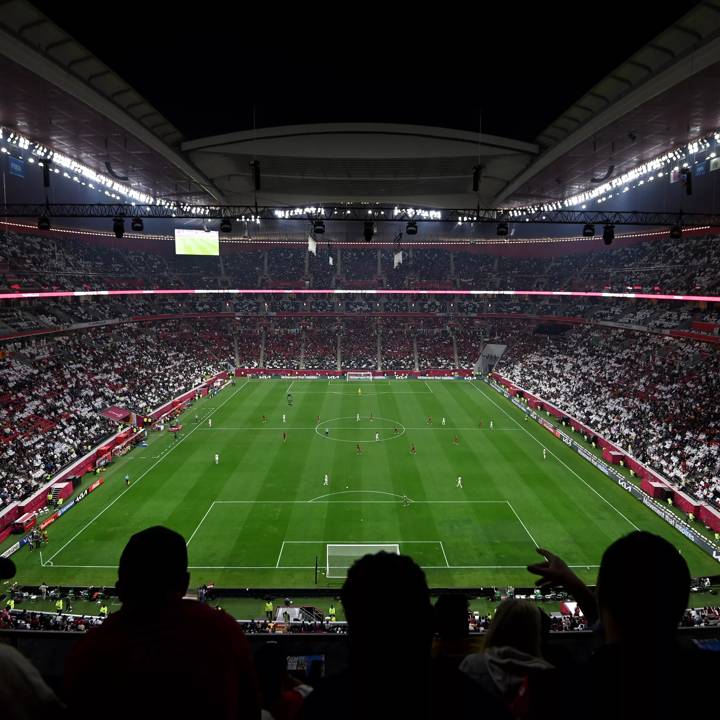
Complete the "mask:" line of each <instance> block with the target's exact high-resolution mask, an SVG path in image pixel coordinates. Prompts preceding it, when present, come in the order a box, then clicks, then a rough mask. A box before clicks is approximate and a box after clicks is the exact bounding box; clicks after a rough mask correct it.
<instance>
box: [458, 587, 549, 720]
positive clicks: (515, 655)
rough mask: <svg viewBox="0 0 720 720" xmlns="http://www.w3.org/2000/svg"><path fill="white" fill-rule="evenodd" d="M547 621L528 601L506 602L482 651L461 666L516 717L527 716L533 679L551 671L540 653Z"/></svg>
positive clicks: (474, 654) (491, 627)
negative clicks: (528, 687)
mask: <svg viewBox="0 0 720 720" xmlns="http://www.w3.org/2000/svg"><path fill="white" fill-rule="evenodd" d="M544 617H546V616H544V614H543V612H542V611H541V610H540V608H539V607H537V605H535V603H533V602H530V601H529V600H516V599H515V598H508V599H507V600H503V602H502V603H500V605H499V606H498V609H497V610H496V612H495V616H494V617H493V619H492V622H491V623H490V627H489V628H488V629H487V633H486V634H485V646H484V648H483V651H482V652H479V653H472V654H471V655H468V656H467V657H466V658H465V659H464V660H463V661H462V663H461V664H460V669H461V670H462V671H463V672H464V673H466V674H467V675H468V676H469V677H471V678H472V679H473V680H474V681H475V682H476V683H478V685H479V686H480V687H482V688H483V690H484V691H485V692H487V693H489V694H490V695H492V696H493V697H495V698H497V699H498V700H499V701H500V702H502V703H503V704H504V705H505V706H506V707H508V708H510V709H511V710H512V714H513V717H525V716H526V715H527V712H528V693H527V685H528V682H529V680H530V679H531V677H533V676H536V675H538V674H539V673H542V672H545V671H547V670H550V669H552V665H551V664H550V663H549V662H547V661H546V660H544V659H543V657H542V652H541V650H540V648H541V645H542V640H543V618H544Z"/></svg>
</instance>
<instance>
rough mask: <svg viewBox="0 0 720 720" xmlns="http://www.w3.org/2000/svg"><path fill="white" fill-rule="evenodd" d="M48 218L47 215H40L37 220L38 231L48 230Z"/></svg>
mask: <svg viewBox="0 0 720 720" xmlns="http://www.w3.org/2000/svg"><path fill="white" fill-rule="evenodd" d="M49 229H50V218H49V217H48V216H47V215H41V216H40V217H39V218H38V230H49Z"/></svg>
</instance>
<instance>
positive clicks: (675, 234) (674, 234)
mask: <svg viewBox="0 0 720 720" xmlns="http://www.w3.org/2000/svg"><path fill="white" fill-rule="evenodd" d="M681 237H682V227H681V226H680V225H679V224H678V223H675V225H672V226H671V227H670V238H671V239H672V240H679V239H680V238H681Z"/></svg>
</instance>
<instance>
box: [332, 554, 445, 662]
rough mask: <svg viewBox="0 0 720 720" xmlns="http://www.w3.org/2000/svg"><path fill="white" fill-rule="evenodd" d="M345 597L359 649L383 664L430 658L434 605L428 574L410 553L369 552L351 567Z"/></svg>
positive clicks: (355, 649) (352, 638) (354, 644)
mask: <svg viewBox="0 0 720 720" xmlns="http://www.w3.org/2000/svg"><path fill="white" fill-rule="evenodd" d="M341 599H342V603H343V606H344V608H345V617H346V618H347V622H348V630H349V634H350V642H351V645H352V648H353V652H354V653H360V654H367V653H368V652H369V653H371V654H373V656H374V660H375V662H377V663H386V662H390V661H391V658H397V657H398V656H400V655H401V656H402V657H403V658H408V659H409V661H410V662H416V661H420V660H424V659H426V658H427V657H429V653H430V647H431V643H432V624H433V623H432V605H431V604H430V593H429V591H428V586H427V582H426V580H425V573H423V571H422V570H421V569H420V568H419V567H418V565H416V564H415V562H414V561H413V560H412V559H411V558H409V557H407V556H405V555H395V554H392V553H386V552H379V553H377V554H376V555H365V556H364V557H362V558H360V559H359V560H358V561H357V562H355V564H354V565H353V566H352V567H351V568H350V570H349V572H348V575H347V579H346V580H345V584H344V585H343V588H342V593H341Z"/></svg>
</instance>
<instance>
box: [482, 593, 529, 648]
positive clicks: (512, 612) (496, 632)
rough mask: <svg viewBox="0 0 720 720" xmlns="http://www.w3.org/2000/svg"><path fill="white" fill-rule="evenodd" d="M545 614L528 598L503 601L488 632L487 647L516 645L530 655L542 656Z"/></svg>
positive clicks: (513, 646) (486, 636)
mask: <svg viewBox="0 0 720 720" xmlns="http://www.w3.org/2000/svg"><path fill="white" fill-rule="evenodd" d="M542 630H543V622H542V613H541V611H540V608H538V607H537V605H535V604H534V603H532V602H529V601H528V600H516V599H515V598H509V599H507V600H503V601H502V602H501V603H500V605H498V608H497V610H496V611H495V617H494V618H493V619H492V622H491V623H490V627H488V630H487V634H486V635H485V648H491V647H512V648H515V649H516V650H520V652H524V653H525V654H526V655H532V656H533V657H541V656H542V653H541V651H540V645H541V643H542Z"/></svg>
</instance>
